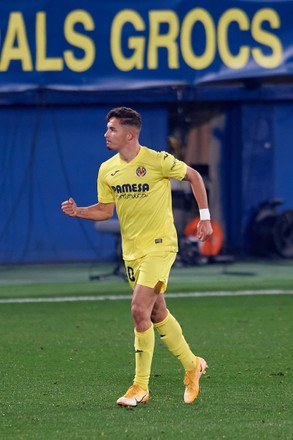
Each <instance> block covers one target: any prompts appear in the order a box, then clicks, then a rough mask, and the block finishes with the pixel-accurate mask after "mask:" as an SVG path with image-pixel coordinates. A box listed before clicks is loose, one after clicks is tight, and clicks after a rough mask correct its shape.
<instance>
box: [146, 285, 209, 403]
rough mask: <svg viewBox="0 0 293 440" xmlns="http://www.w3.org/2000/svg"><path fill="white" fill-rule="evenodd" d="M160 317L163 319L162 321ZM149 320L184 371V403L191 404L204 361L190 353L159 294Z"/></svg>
mask: <svg viewBox="0 0 293 440" xmlns="http://www.w3.org/2000/svg"><path fill="white" fill-rule="evenodd" d="M162 317H164V318H163V319H162ZM151 318H152V322H153V323H154V327H155V328H156V329H157V330H158V332H159V334H160V338H161V340H162V341H163V342H164V344H165V345H166V347H167V348H168V349H169V351H170V352H171V353H172V354H173V355H174V356H176V357H177V358H178V359H179V361H180V362H181V364H182V365H183V368H184V369H185V378H184V383H185V385H186V388H185V393H184V401H185V402H186V403H192V402H193V401H194V400H195V399H196V398H197V395H198V393H199V379H200V377H201V375H202V374H205V371H206V368H207V364H206V361H205V360H204V359H202V358H200V357H197V356H195V355H194V354H193V353H192V351H191V349H190V347H189V345H188V343H187V342H186V340H185V338H184V335H183V333H182V329H181V326H180V324H179V323H178V321H177V320H176V319H175V318H174V316H173V315H172V314H171V313H170V312H169V311H168V310H167V307H166V302H165V298H164V295H162V294H161V295H159V296H158V297H157V300H156V302H155V304H154V307H153V311H152V316H151Z"/></svg>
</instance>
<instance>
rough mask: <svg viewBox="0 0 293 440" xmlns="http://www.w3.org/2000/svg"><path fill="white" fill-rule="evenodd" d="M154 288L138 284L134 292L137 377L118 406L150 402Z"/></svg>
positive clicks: (132, 306) (118, 401) (153, 338)
mask: <svg viewBox="0 0 293 440" xmlns="http://www.w3.org/2000/svg"><path fill="white" fill-rule="evenodd" d="M156 296H157V293H155V289H154V288H150V287H147V286H142V285H140V284H137V285H136V286H135V288H134V291H133V297H132V304H131V313H132V318H133V321H134V325H135V328H134V349H135V376H134V380H133V384H132V385H131V387H130V388H129V389H128V390H127V392H126V394H125V395H124V396H122V397H120V398H119V399H118V400H117V403H118V405H122V406H137V404H138V403H146V402H147V401H148V400H149V379H150V374H151V365H152V359H153V352H154V346H155V335H154V328H153V324H152V322H151V312H152V309H153V306H154V303H155V301H156Z"/></svg>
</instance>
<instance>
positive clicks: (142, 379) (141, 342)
mask: <svg viewBox="0 0 293 440" xmlns="http://www.w3.org/2000/svg"><path fill="white" fill-rule="evenodd" d="M134 348H135V377H134V381H133V383H135V384H137V385H139V386H140V387H141V388H143V389H144V390H147V389H148V385H149V379H150V375H151V366H152V359H153V353H154V348H155V334H154V328H153V325H151V327H150V328H149V329H148V330H146V331H145V332H142V333H140V332H137V331H136V330H134Z"/></svg>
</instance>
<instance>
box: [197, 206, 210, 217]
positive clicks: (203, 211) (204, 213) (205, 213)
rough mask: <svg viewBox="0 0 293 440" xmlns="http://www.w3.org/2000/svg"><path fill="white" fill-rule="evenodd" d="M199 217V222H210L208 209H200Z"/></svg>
mask: <svg viewBox="0 0 293 440" xmlns="http://www.w3.org/2000/svg"><path fill="white" fill-rule="evenodd" d="M199 217H200V219H201V220H210V219H211V214H210V211H209V210H208V208H205V209H200V210H199Z"/></svg>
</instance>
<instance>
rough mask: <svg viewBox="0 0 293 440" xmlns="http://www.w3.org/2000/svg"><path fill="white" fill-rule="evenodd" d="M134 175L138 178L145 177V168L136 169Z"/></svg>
mask: <svg viewBox="0 0 293 440" xmlns="http://www.w3.org/2000/svg"><path fill="white" fill-rule="evenodd" d="M136 175H137V176H138V177H143V176H145V175H146V169H145V167H142V166H141V167H137V168H136Z"/></svg>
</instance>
